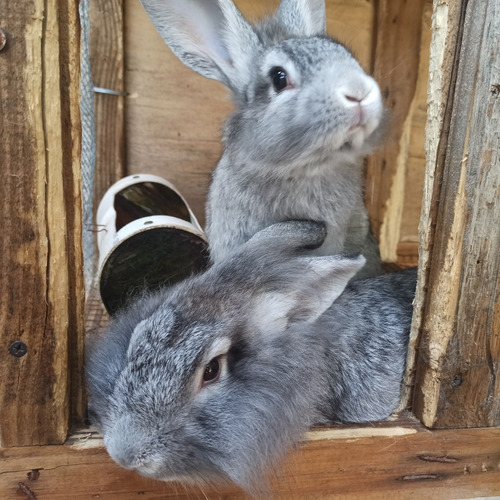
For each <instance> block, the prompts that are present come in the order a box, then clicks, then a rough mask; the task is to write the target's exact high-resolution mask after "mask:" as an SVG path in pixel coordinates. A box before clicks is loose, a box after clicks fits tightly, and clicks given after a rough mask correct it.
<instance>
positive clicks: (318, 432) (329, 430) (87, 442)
mask: <svg viewBox="0 0 500 500" xmlns="http://www.w3.org/2000/svg"><path fill="white" fill-rule="evenodd" d="M423 431H426V429H425V428H424V427H423V426H422V425H421V424H420V423H419V422H418V420H417V419H415V418H414V417H413V416H412V415H410V414H401V415H391V416H390V417H389V418H388V419H386V420H382V421H379V422H370V423H368V424H345V425H331V426H324V427H315V428H313V429H312V430H310V431H309V432H306V434H305V436H304V439H303V440H302V443H307V442H310V441H330V440H341V439H345V440H353V439H362V438H375V437H398V436H407V435H410V434H416V433H417V432H423ZM65 446H70V447H71V448H73V449H75V450H87V449H92V448H104V441H103V437H102V434H101V433H100V432H99V430H98V429H97V427H95V426H93V425H90V426H88V427H84V428H80V429H76V430H75V431H74V433H73V434H71V436H70V437H69V438H68V440H67V441H66V443H65Z"/></svg>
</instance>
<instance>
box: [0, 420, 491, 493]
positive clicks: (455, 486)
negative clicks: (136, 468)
mask: <svg viewBox="0 0 500 500" xmlns="http://www.w3.org/2000/svg"><path fill="white" fill-rule="evenodd" d="M308 437H309V440H308V441H307V443H305V444H304V445H302V446H301V447H300V448H299V449H298V450H296V451H295V452H293V453H292V454H291V455H290V456H289V458H288V460H287V461H286V463H285V464H284V465H283V467H281V468H280V470H279V471H277V472H276V473H275V479H274V480H273V481H272V492H273V498H275V499H277V500H299V499H300V500H303V499H306V498H321V499H332V500H333V499H337V498H342V499H349V500H354V499H363V500H386V499H387V498H397V499H398V500H410V499H415V498H425V499H426V500H446V499H457V498H473V497H474V498H477V497H483V498H484V497H489V496H491V497H493V496H494V495H497V494H498V492H499V491H500V449H499V447H498V442H499V441H500V429H465V430H449V431H448V430H447V431H426V430H425V429H423V428H422V427H421V426H420V427H419V426H418V425H416V424H415V423H413V422H411V421H403V422H397V423H396V424H391V423H387V422H385V423H383V424H375V425H373V426H372V425H368V426H357V427H352V428H345V427H340V428H333V429H325V430H318V431H314V432H312V433H311V434H310V435H309V436H308ZM0 462H1V464H2V466H1V472H0V494H1V496H2V498H4V499H5V500H16V499H18V498H20V497H22V496H23V495H24V496H25V497H28V498H37V499H38V500H44V499H46V500H49V499H50V500H58V499H60V500H66V499H68V498H71V499H72V500H79V499H82V500H83V499H87V498H110V499H111V498H116V499H119V500H128V499H136V498H144V499H152V498H158V499H160V498H161V499H163V500H167V499H172V500H182V499H186V500H188V499H193V498H200V499H201V498H205V499H214V500H215V499H221V498H231V499H244V498H248V497H247V496H245V495H244V494H243V493H242V492H241V491H240V490H239V489H238V488H236V487H234V486H231V485H220V486H218V487H203V489H198V488H190V487H185V486H183V485H179V484H172V483H170V484H168V483H163V482H159V481H153V480H151V479H145V478H142V477H140V476H138V475H137V474H136V473H135V472H133V471H128V470H125V469H122V468H120V467H119V466H118V465H116V464H115V463H114V462H113V461H112V460H111V458H110V457H109V456H108V454H107V453H106V451H105V449H104V448H103V446H102V441H101V439H100V438H99V437H98V436H96V435H95V433H92V430H91V429H90V430H82V431H81V432H80V433H78V434H77V435H75V436H74V437H73V438H72V440H71V441H70V442H69V443H68V444H67V445H64V446H45V447H27V448H10V449H7V450H0ZM30 495H31V496H30ZM496 498H498V497H496Z"/></svg>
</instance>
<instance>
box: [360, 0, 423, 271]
mask: <svg viewBox="0 0 500 500" xmlns="http://www.w3.org/2000/svg"><path fill="white" fill-rule="evenodd" d="M426 3H428V2H426V0H416V1H412V2H395V1H392V0H379V1H377V2H376V5H377V10H376V15H375V29H374V33H375V34H376V37H375V40H374V50H375V56H374V61H373V76H374V78H375V79H376V80H377V82H378V83H379V85H380V88H381V91H382V96H383V99H384V105H385V107H386V109H387V110H388V123H387V133H386V138H385V139H384V142H383V144H382V146H381V147H380V149H379V150H378V151H377V152H376V153H375V154H374V155H372V156H371V157H370V158H369V159H368V168H367V179H366V196H365V198H366V205H367V209H368V213H369V216H370V222H371V226H372V230H373V232H374V234H375V237H376V238H377V239H378V241H379V243H380V252H381V256H382V260H384V261H387V262H396V261H398V260H399V259H398V244H399V242H400V233H401V223H402V218H403V211H404V209H405V194H409V193H406V190H407V189H408V185H407V182H406V177H407V173H406V171H407V168H408V164H409V158H410V156H411V155H412V154H414V153H413V150H414V149H415V148H414V147H413V146H412V140H411V139H412V134H415V127H414V123H413V121H414V117H415V115H416V114H417V115H418V113H420V114H422V113H423V114H424V115H425V111H422V112H420V109H419V106H418V104H419V102H420V101H419V96H421V95H422V92H418V91H417V87H419V86H420V87H421V86H422V85H426V83H427V75H426V67H425V66H422V67H421V65H420V59H421V57H420V55H421V51H422V50H423V51H424V52H425V51H427V50H428V49H427V47H424V48H423V49H422V48H421V38H422V27H423V23H422V20H423V12H424V7H425V5H426ZM424 61H425V58H424ZM419 78H420V80H419ZM419 137H421V141H420V142H421V145H420V146H417V147H421V148H422V156H423V135H422V134H420V135H419ZM419 163H423V162H422V161H417V164H419ZM420 185H421V184H420V183H416V185H415V183H414V184H413V185H412V186H410V187H411V188H412V194H413V196H412V199H413V198H416V199H417V203H418V200H419V198H420V193H419V189H418V187H419V186H420ZM413 189H415V193H413ZM408 197H409V196H408ZM415 232H416V231H415ZM415 247H416V245H415V246H414V247H413V254H414V255H413V258H412V259H411V260H412V261H414V260H415V251H416V248H415ZM408 250H409V247H408V245H406V252H407V253H408ZM401 260H406V261H408V260H409V259H408V256H406V259H401Z"/></svg>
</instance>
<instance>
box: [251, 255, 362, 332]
mask: <svg viewBox="0 0 500 500" xmlns="http://www.w3.org/2000/svg"><path fill="white" fill-rule="evenodd" d="M293 260H294V261H295V264H294V266H293V269H291V267H290V266H283V274H284V275H285V274H287V273H288V275H286V276H283V279H282V280H280V285H279V288H277V289H275V290H271V291H269V290H263V291H262V292H261V293H259V294H257V295H256V297H255V298H254V301H253V303H252V305H251V307H252V308H253V309H252V317H253V322H254V324H255V325H256V326H257V327H258V328H259V330H260V331H262V332H269V333H270V334H277V333H280V332H283V331H284V330H285V329H286V328H287V326H289V325H291V324H298V323H304V324H307V323H312V322H314V321H316V319H318V317H319V316H321V315H322V314H323V313H324V312H325V311H326V310H327V309H328V308H329V307H330V306H331V305H332V304H333V302H334V301H335V300H336V299H337V298H338V297H339V295H340V294H341V293H342V292H343V291H344V289H345V287H346V285H347V283H348V282H349V280H350V279H351V278H352V277H353V276H354V275H355V274H356V273H357V272H358V271H359V270H360V269H361V268H362V267H363V265H364V264H365V262H366V260H365V258H364V257H363V256H362V255H356V256H344V255H335V256H327V257H299V258H296V259H293ZM297 264H299V265H298V266H297ZM274 279H276V277H274Z"/></svg>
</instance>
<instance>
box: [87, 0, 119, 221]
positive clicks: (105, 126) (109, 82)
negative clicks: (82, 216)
mask: <svg viewBox="0 0 500 500" xmlns="http://www.w3.org/2000/svg"><path fill="white" fill-rule="evenodd" d="M89 10H90V41H89V42H90V64H91V66H92V79H93V81H94V86H95V87H97V88H98V89H104V91H108V92H109V91H111V92H114V93H116V94H113V93H103V91H99V90H98V91H96V93H95V121H96V169H95V178H94V213H95V211H96V210H97V206H98V205H99V202H100V201H101V199H102V197H103V195H104V193H105V192H106V191H107V189H108V188H109V187H110V186H111V184H114V183H115V182H116V181H117V180H118V179H120V178H122V177H124V176H125V175H126V164H125V82H124V74H125V69H124V64H125V63H124V59H125V57H124V41H123V36H124V33H123V31H124V13H123V0H90V3H89Z"/></svg>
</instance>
